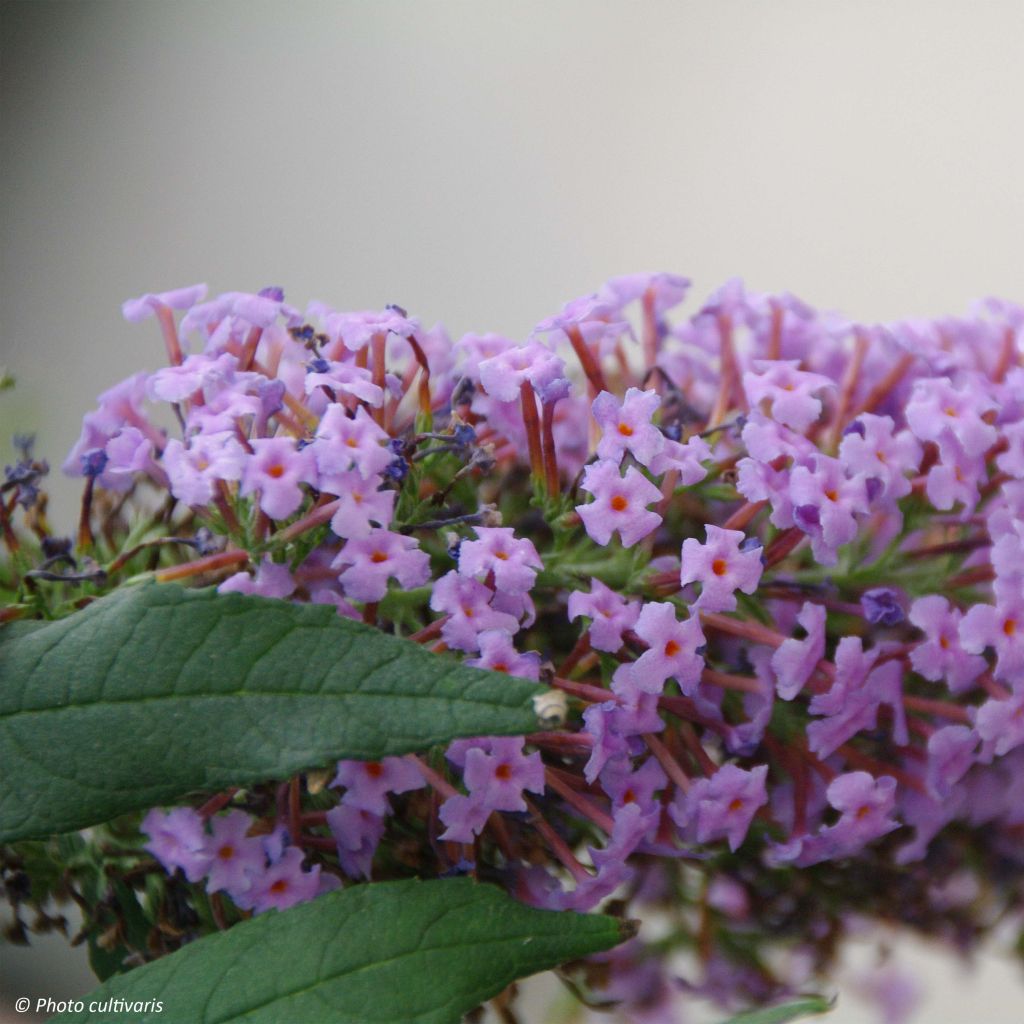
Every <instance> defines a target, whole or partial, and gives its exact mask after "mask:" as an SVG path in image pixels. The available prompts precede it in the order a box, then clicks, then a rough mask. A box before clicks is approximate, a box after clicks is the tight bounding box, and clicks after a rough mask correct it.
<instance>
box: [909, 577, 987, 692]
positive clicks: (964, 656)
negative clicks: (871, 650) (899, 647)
mask: <svg viewBox="0 0 1024 1024" xmlns="http://www.w3.org/2000/svg"><path fill="white" fill-rule="evenodd" d="M962 617H963V616H962V613H961V612H960V610H959V609H958V608H954V607H953V606H952V605H951V604H950V603H949V601H947V600H946V599H945V598H944V597H940V596H939V595H938V594H929V595H928V596H927V597H920V598H918V599H917V600H916V601H915V602H914V603H913V604H912V605H911V606H910V614H909V616H908V618H909V619H910V621H911V623H912V624H913V625H915V626H917V628H918V629H920V630H921V631H922V632H923V633H924V635H925V639H924V640H923V641H921V643H919V644H918V645H917V646H916V647H915V648H914V649H913V650H912V651H911V652H910V663H911V664H912V665H913V666H914V671H915V672H917V673H918V674H919V675H922V676H924V678H925V679H930V680H931V681H932V682H933V683H937V682H938V681H939V680H940V679H945V680H946V683H947V685H948V686H949V688H950V690H951V691H952V692H953V693H963V692H964V691H965V690H969V689H970V688H971V684H972V683H973V682H974V680H975V679H977V678H978V676H980V675H981V673H982V672H983V671H984V670H985V668H986V666H987V663H986V661H985V659H984V658H983V657H981V656H980V655H978V654H968V653H967V652H966V651H965V650H964V649H963V647H962V646H961V645H960V620H961V618H962Z"/></svg>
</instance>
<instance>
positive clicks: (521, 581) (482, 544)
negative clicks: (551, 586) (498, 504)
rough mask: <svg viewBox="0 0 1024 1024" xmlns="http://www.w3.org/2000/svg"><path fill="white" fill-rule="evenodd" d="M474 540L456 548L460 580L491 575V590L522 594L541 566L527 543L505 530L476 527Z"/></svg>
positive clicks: (529, 543)
mask: <svg viewBox="0 0 1024 1024" xmlns="http://www.w3.org/2000/svg"><path fill="white" fill-rule="evenodd" d="M475 529H476V535H477V539H476V540H464V541H463V542H462V543H461V544H460V545H459V572H460V573H462V575H463V576H486V575H488V574H489V573H494V587H495V589H496V590H502V591H505V592H506V593H509V594H526V593H527V592H529V591H530V590H531V589H532V587H533V582H534V580H535V579H536V578H537V570H538V569H542V568H543V567H544V566H543V563H542V562H541V560H540V555H538V554H537V549H536V548H535V547H534V546H533V544H532V542H531V541H528V540H526V539H525V538H517V537H516V536H515V534H514V532H513V530H512V528H511V527H508V526H477V527H476V528H475Z"/></svg>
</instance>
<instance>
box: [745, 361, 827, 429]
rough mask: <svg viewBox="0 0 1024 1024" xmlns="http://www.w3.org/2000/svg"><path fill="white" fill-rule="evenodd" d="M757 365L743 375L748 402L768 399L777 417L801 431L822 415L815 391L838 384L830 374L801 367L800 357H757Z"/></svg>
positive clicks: (819, 400)
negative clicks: (812, 371)
mask: <svg viewBox="0 0 1024 1024" xmlns="http://www.w3.org/2000/svg"><path fill="white" fill-rule="evenodd" d="M753 366H754V370H755V371H756V372H747V373H745V374H743V390H744V392H746V395H747V401H748V402H750V404H751V406H756V405H757V404H758V403H759V402H761V401H765V402H767V403H768V405H769V407H770V411H771V416H772V418H773V419H775V420H778V421H779V423H783V424H785V425H786V426H787V427H791V428H792V429H793V430H798V431H801V432H802V431H805V430H806V429H807V428H808V427H809V426H810V425H811V424H812V423H813V422H814V421H815V420H817V418H818V417H819V416H820V415H821V399H820V398H815V397H814V396H815V394H816V393H817V392H818V391H821V390H823V389H825V388H834V387H835V386H836V385H835V381H834V380H832V379H831V378H829V377H825V376H822V374H820V373H808V372H806V371H804V370H801V369H799V367H800V360H799V359H780V360H774V361H769V360H763V359H757V360H755V361H754V363H753Z"/></svg>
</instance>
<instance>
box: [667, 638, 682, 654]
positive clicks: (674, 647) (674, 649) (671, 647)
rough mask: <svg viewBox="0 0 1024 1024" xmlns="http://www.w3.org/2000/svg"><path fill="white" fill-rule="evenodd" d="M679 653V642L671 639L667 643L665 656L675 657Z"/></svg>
mask: <svg viewBox="0 0 1024 1024" xmlns="http://www.w3.org/2000/svg"><path fill="white" fill-rule="evenodd" d="M678 653H679V644H677V643H676V642H675V640H669V642H668V643H667V644H665V657H666V658H674V657H675V656H676V655H677V654H678Z"/></svg>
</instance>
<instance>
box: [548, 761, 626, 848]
mask: <svg viewBox="0 0 1024 1024" xmlns="http://www.w3.org/2000/svg"><path fill="white" fill-rule="evenodd" d="M544 781H545V782H546V783H547V785H548V787H549V788H551V789H553V790H554V791H555V792H556V793H557V794H558V795H559V796H560V797H561V798H562V799H563V800H564V801H565V802H566V803H567V804H568V805H569V806H570V807H572V808H573V810H576V811H579V813H580V814H582V815H583V817H584V818H589V819H590V820H591V821H592V822H593V823H594V824H595V825H597V826H598V828H600V829H601V830H602V831H604V832H607V833H608V835H611V834H612V830H613V829H614V828H615V822H614V821H613V820H612V818H611V815H609V814H605V812H604V811H602V810H601V809H600V808H599V807H596V806H595V805H594V804H592V803H591V802H590V801H589V800H588V799H587V798H586V797H585V796H581V795H580V794H579V793H577V792H576V790H574V789H573V788H572V787H571V786H569V785H567V784H566V783H565V782H563V781H562V780H561V779H560V778H559V777H558V775H557V774H556V773H555V772H554V771H552V770H551V769H550V768H546V769H545V770H544Z"/></svg>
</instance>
